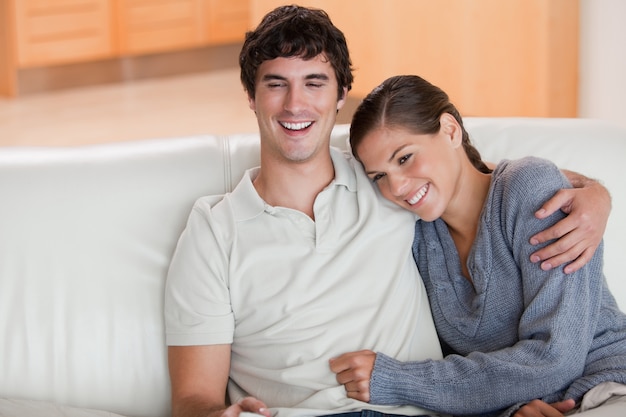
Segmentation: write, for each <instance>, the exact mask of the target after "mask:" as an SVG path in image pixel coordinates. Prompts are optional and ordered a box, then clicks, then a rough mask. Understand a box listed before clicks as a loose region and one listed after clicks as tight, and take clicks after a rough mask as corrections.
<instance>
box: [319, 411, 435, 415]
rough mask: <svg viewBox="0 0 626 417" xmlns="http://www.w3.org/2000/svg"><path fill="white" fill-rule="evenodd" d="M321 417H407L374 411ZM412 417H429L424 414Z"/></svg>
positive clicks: (350, 412)
mask: <svg viewBox="0 0 626 417" xmlns="http://www.w3.org/2000/svg"><path fill="white" fill-rule="evenodd" d="M322 417H408V416H404V415H399V414H386V413H381V412H380V411H374V410H361V411H349V412H347V413H337V414H326V415H324V416H322ZM412 417H429V416H428V415H426V414H421V415H419V416H412Z"/></svg>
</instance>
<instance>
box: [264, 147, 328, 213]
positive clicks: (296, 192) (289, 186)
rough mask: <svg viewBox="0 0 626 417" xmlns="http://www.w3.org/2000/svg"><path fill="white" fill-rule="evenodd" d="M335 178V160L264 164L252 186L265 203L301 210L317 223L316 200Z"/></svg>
mask: <svg viewBox="0 0 626 417" xmlns="http://www.w3.org/2000/svg"><path fill="white" fill-rule="evenodd" d="M334 177H335V169H334V166H333V164H332V160H331V159H330V158H325V159H323V160H319V161H310V162H303V163H293V162H292V163H289V164H276V163H272V164H265V165H264V164H263V163H261V170H260V171H259V174H258V175H257V177H256V178H255V179H254V182H253V183H254V188H256V190H257V192H258V193H259V196H261V198H262V199H263V200H264V201H265V202H266V203H268V204H270V205H272V206H275V207H286V208H290V209H294V210H298V211H301V212H303V213H305V214H306V215H308V216H309V217H311V218H312V219H314V220H315V217H314V213H313V204H314V203H315V198H316V197H317V195H318V194H319V193H320V192H321V191H322V190H323V189H324V188H325V187H326V186H327V185H328V184H330V182H331V181H332V180H333V178H334Z"/></svg>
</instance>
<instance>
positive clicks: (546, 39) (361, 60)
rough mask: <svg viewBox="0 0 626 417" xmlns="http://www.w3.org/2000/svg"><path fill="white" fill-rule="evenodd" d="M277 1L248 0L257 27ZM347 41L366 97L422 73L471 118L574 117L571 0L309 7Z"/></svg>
mask: <svg viewBox="0 0 626 417" xmlns="http://www.w3.org/2000/svg"><path fill="white" fill-rule="evenodd" d="M280 4H284V2H281V1H276V0H251V13H252V16H251V18H252V23H253V26H255V25H256V24H257V23H258V22H259V21H260V19H261V18H262V16H263V15H264V14H265V13H266V12H267V11H269V10H271V9H273V8H274V7H276V6H278V5H280ZM300 4H303V5H309V6H313V7H319V8H322V9H324V10H326V11H327V12H328V13H329V15H330V16H331V18H332V19H333V21H334V23H335V24H336V25H337V26H338V27H339V28H340V29H341V30H342V31H343V32H344V33H345V35H346V38H347V40H348V45H349V47H350V51H351V55H352V59H353V63H354V66H355V68H356V72H355V83H354V86H353V91H352V95H353V96H357V97H362V96H364V95H365V94H367V93H368V92H369V91H371V89H372V88H373V87H375V86H376V85H378V84H379V83H380V82H382V81H383V80H384V79H385V78H387V77H389V76H392V75H397V74H417V75H420V76H423V77H424V78H426V79H427V80H429V81H431V82H433V83H434V84H436V85H438V86H440V87H442V88H443V89H444V90H445V91H447V92H448V93H449V94H450V96H451V98H452V101H453V102H454V103H455V104H456V105H457V107H459V109H460V110H461V112H462V113H463V114H464V115H466V116H546V117H575V116H576V112H577V97H578V30H579V28H578V27H579V24H578V19H579V10H578V2H573V1H571V0H550V1H544V0H507V1H501V0H473V1H461V0H438V1H430V0H386V1H385V2H381V1H377V0H342V1H341V2H336V1H332V0H311V1H302V2H300Z"/></svg>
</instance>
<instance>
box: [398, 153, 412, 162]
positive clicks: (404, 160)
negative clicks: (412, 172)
mask: <svg viewBox="0 0 626 417" xmlns="http://www.w3.org/2000/svg"><path fill="white" fill-rule="evenodd" d="M411 155H412V154H407V155H404V156H402V157H400V159H398V163H399V164H400V165H402V164H404V163H405V162H406V161H408V159H409V158H410V157H411Z"/></svg>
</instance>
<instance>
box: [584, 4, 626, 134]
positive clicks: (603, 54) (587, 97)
mask: <svg viewBox="0 0 626 417" xmlns="http://www.w3.org/2000/svg"><path fill="white" fill-rule="evenodd" d="M624 21H626V1H624V0H580V74H579V76H580V78H579V83H580V84H579V100H578V116H579V117H582V118H594V119H603V120H608V121H611V122H614V123H616V124H618V125H620V126H623V127H626V25H625V24H624Z"/></svg>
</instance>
